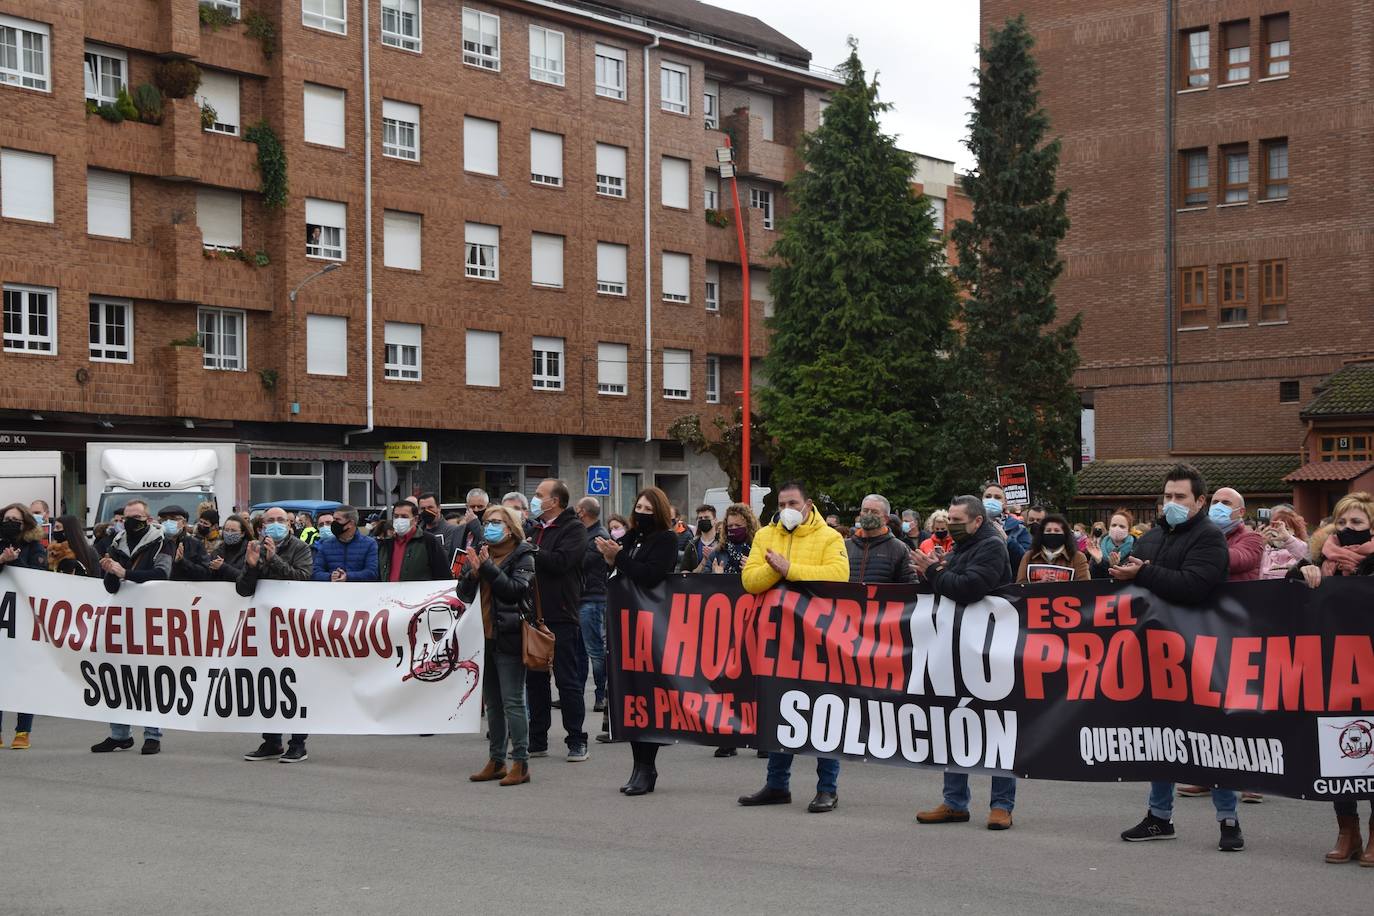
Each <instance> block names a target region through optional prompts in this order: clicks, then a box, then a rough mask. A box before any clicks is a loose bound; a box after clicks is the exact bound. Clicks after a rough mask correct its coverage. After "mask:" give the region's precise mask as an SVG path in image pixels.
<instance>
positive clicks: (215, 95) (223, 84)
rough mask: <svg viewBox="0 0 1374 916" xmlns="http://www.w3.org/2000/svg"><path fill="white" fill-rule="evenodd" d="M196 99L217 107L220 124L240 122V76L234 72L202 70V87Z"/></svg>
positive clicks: (234, 124)
mask: <svg viewBox="0 0 1374 916" xmlns="http://www.w3.org/2000/svg"><path fill="white" fill-rule="evenodd" d="M196 99H197V101H199V102H200V103H201V104H203V105H204V104H208V105H209V106H210V107H211V108H213V109H215V120H216V121H217V122H219V123H220V124H232V125H233V126H235V127H237V126H238V124H239V78H238V77H237V76H234V75H233V74H232V73H220V72H218V71H216V70H202V71H201V77H200V89H199V90H197V92H196Z"/></svg>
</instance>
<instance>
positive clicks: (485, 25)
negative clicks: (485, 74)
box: [463, 7, 501, 70]
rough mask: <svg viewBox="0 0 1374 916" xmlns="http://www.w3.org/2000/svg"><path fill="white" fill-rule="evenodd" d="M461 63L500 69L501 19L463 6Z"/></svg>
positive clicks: (487, 68) (488, 68) (485, 68)
mask: <svg viewBox="0 0 1374 916" xmlns="http://www.w3.org/2000/svg"><path fill="white" fill-rule="evenodd" d="M463 63H465V64H471V65H472V66H474V67H481V68H482V69H484V70H500V69H501V19H500V17H498V16H493V15H492V14H491V13H483V12H481V11H479V10H470V9H467V8H466V7H464V8H463Z"/></svg>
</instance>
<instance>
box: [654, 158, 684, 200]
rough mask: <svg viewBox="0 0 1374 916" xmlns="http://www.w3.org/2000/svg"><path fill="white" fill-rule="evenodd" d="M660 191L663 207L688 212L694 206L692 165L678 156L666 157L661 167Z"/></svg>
mask: <svg viewBox="0 0 1374 916" xmlns="http://www.w3.org/2000/svg"><path fill="white" fill-rule="evenodd" d="M660 175H661V181H660V187H659V191H660V193H661V194H662V196H663V206H665V207H676V208H678V209H681V210H686V209H688V208H690V207H691V206H692V201H691V194H692V163H691V161H690V160H687V159H678V158H677V157H676V156H664V157H663V163H662V166H661V167H660Z"/></svg>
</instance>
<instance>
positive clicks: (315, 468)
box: [248, 458, 365, 505]
mask: <svg viewBox="0 0 1374 916" xmlns="http://www.w3.org/2000/svg"><path fill="white" fill-rule="evenodd" d="M248 486H249V490H248V492H249V494H250V495H249V498H248V501H250V502H255V503H257V502H263V503H269V504H275V503H277V502H284V501H286V500H290V499H324V462H323V461H268V460H264V459H258V458H255V459H253V460H251V461H249V462H248ZM354 505H365V504H362V503H354Z"/></svg>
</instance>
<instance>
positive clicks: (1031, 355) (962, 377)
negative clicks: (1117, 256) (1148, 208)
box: [943, 17, 1082, 506]
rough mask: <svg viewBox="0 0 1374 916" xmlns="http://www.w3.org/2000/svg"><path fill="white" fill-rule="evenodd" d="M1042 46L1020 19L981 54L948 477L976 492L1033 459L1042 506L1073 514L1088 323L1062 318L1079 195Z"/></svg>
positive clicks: (954, 485)
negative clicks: (998, 470) (1060, 184)
mask: <svg viewBox="0 0 1374 916" xmlns="http://www.w3.org/2000/svg"><path fill="white" fill-rule="evenodd" d="M1033 44H1034V40H1033V39H1032V37H1031V34H1030V32H1029V30H1027V28H1026V23H1025V19H1024V18H1022V17H1018V18H1016V19H1012V20H1009V21H1008V22H1007V24H1006V26H1005V27H1003V28H1002V29H1000V30H996V31H994V32H993V33H992V35H991V37H990V41H989V43H988V44H987V45H986V46H984V47H983V48H981V49H980V55H981V57H982V67H981V69H980V70H979V71H978V75H977V84H976V85H977V90H978V95H977V97H976V98H975V99H974V100H973V113H972V115H971V116H970V118H969V139H968V141H967V145H968V148H969V150H970V151H971V152H972V153H973V155H974V157H975V158H976V160H977V169H976V171H974V172H971V173H969V174H967V175H965V176H963V180H962V184H963V188H964V192H965V193H966V194H968V196H969V199H970V200H971V201H972V203H973V220H972V222H970V221H967V220H960V221H958V223H957V224H956V225H955V227H954V241H955V244H956V246H957V250H958V255H959V265H958V267H957V268H956V270H955V275H956V276H957V277H958V279H959V280H960V281H961V282H962V284H963V286H964V289H965V291H966V293H967V298H965V299H964V301H963V303H962V307H961V309H960V316H959V317H960V321H961V324H962V327H963V333H962V335H961V336H960V340H959V342H958V344H957V345H956V346H955V348H954V351H953V353H952V355H951V359H950V366H951V369H952V372H951V377H952V379H953V380H954V384H955V386H956V390H954V391H952V392H951V397H950V401H949V408H948V418H947V423H946V426H945V430H944V432H945V447H944V449H943V451H944V453H945V454H946V455H948V456H950V457H951V458H952V459H953V458H956V457H957V460H951V461H950V462H949V463H948V464H946V465H945V470H946V474H945V477H944V480H945V484H946V487H945V489H946V492H950V493H953V492H961V493H964V492H973V491H975V490H976V488H977V487H978V486H979V485H980V484H981V482H982V481H983V480H984V479H986V478H988V477H990V476H991V475H992V472H993V468H994V467H995V466H996V465H999V464H1006V463H1019V462H1025V463H1026V464H1027V465H1028V466H1029V467H1028V470H1029V473H1030V483H1031V488H1032V492H1033V493H1034V495H1035V498H1036V499H1037V500H1040V501H1046V502H1050V503H1054V504H1057V505H1060V506H1063V505H1066V504H1067V502H1068V500H1069V499H1070V498H1071V497H1072V496H1073V485H1074V481H1073V473H1072V470H1071V469H1070V467H1069V465H1068V464H1067V463H1066V462H1067V459H1069V458H1071V457H1072V456H1073V455H1074V450H1075V449H1077V448H1078V422H1079V416H1080V411H1081V409H1082V406H1081V401H1080V399H1079V396H1078V393H1077V392H1076V391H1075V390H1074V386H1073V374H1074V370H1076V369H1077V368H1078V351H1077V350H1076V349H1075V346H1074V341H1075V339H1076V338H1077V337H1078V331H1079V328H1080V327H1081V324H1082V316H1081V315H1075V316H1074V317H1073V318H1072V319H1070V320H1069V321H1066V322H1062V323H1058V322H1056V308H1055V301H1054V283H1055V280H1057V279H1058V277H1059V274H1060V272H1061V271H1062V270H1063V266H1064V265H1063V262H1062V261H1061V260H1060V259H1059V252H1058V248H1059V241H1060V240H1061V239H1063V237H1064V233H1065V232H1067V231H1068V228H1069V218H1068V215H1067V212H1066V206H1067V202H1068V192H1067V191H1064V190H1061V189H1058V188H1056V184H1055V172H1056V170H1057V168H1058V165H1059V141H1058V140H1057V139H1056V140H1050V141H1048V142H1047V141H1046V134H1047V132H1048V130H1049V126H1050V122H1049V117H1048V116H1047V115H1046V114H1045V111H1044V109H1042V108H1041V107H1040V92H1039V90H1038V88H1037V83H1038V81H1039V78H1040V69H1039V67H1038V66H1037V64H1036V62H1035V58H1034V57H1033V56H1032V54H1031V47H1032V45H1033Z"/></svg>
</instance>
